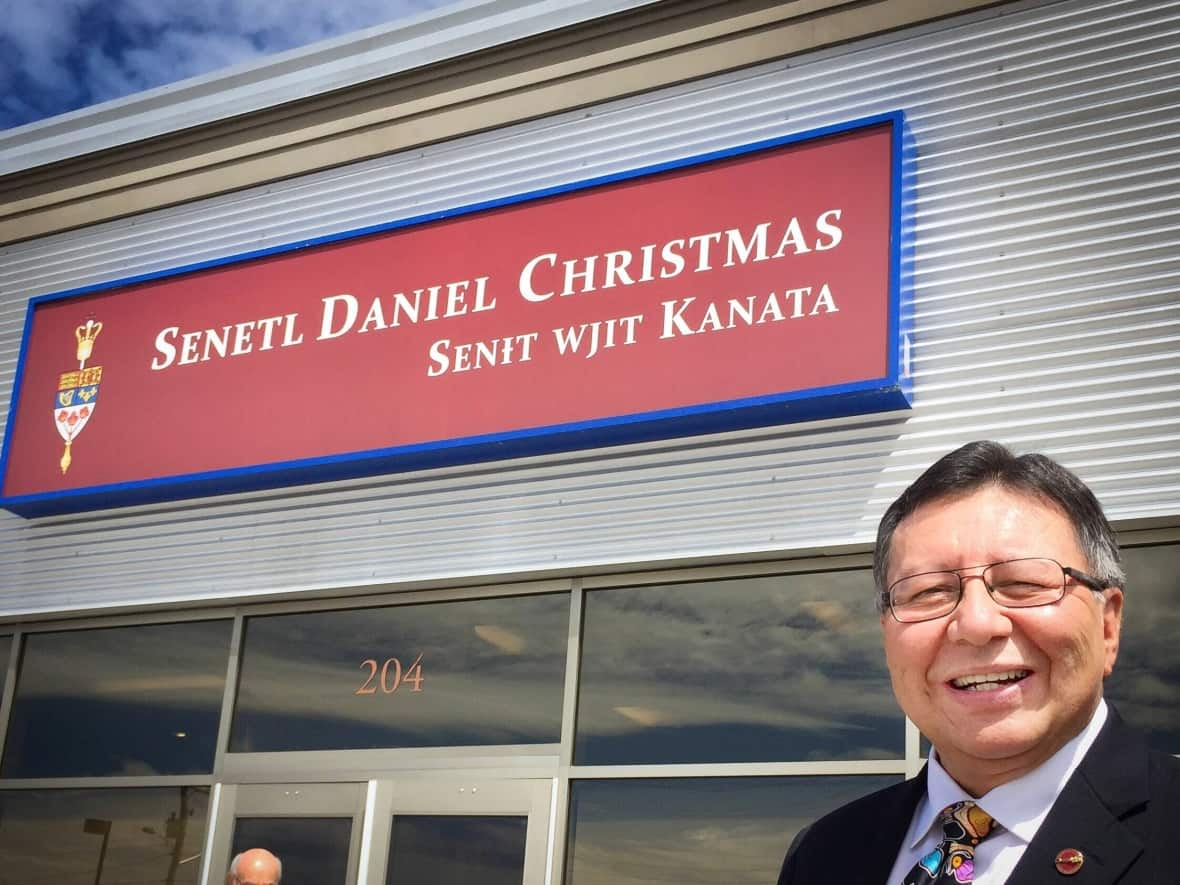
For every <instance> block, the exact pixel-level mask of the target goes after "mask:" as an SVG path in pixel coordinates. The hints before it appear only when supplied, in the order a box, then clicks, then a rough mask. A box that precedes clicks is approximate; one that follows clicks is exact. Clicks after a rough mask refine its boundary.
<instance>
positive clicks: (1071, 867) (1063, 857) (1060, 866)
mask: <svg viewBox="0 0 1180 885" xmlns="http://www.w3.org/2000/svg"><path fill="white" fill-rule="evenodd" d="M1085 859H1086V858H1085V857H1084V856H1083V855H1082V853H1081V852H1080V851H1078V850H1077V849H1076V848H1063V849H1062V850H1061V851H1058V852H1057V856H1056V857H1055V858H1053V866H1055V867H1057V872H1059V873H1061V875H1063V876H1072V875H1074V874H1075V873H1076V872H1077V871H1078V870H1080V869H1081V868H1082V861H1084V860H1085Z"/></svg>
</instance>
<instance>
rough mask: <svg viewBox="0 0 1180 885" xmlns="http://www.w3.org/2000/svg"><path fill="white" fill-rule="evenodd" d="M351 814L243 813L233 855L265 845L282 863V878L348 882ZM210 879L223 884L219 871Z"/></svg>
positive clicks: (313, 883) (307, 883)
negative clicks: (293, 814) (244, 814)
mask: <svg viewBox="0 0 1180 885" xmlns="http://www.w3.org/2000/svg"><path fill="white" fill-rule="evenodd" d="M351 841H352V818H350V817H244V818H238V820H237V821H236V823H235V825H234V838H233V846H232V847H231V848H230V857H231V858H233V857H236V856H237V855H239V854H241V853H242V852H243V851H246V850H248V849H250V848H265V849H266V850H267V851H269V852H271V853H272V854H273V855H274V856H275V857H277V858H278V859H279V861H280V862H281V863H282V864H283V879H284V880H285V881H287V882H293V883H296V885H300V883H303V885H346V883H347V882H348V851H349V847H350V844H351ZM210 881H211V882H213V883H216V885H220V882H221V879H220V878H218V876H217V875H216V874H214V875H213V876H211V877H210Z"/></svg>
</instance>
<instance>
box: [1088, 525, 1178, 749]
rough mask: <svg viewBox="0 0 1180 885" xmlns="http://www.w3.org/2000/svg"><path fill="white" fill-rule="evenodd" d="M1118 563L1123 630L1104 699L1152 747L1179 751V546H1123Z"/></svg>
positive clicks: (1107, 681)
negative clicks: (1123, 587) (1123, 573)
mask: <svg viewBox="0 0 1180 885" xmlns="http://www.w3.org/2000/svg"><path fill="white" fill-rule="evenodd" d="M1123 566H1124V567H1125V568H1126V570H1127V593H1126V597H1125V601H1124V603H1123V631H1122V637H1121V641H1120V643H1119V657H1118V661H1117V662H1116V663H1115V667H1114V673H1112V674H1111V676H1110V678H1109V679H1107V680H1106V699H1107V700H1108V701H1109V702H1110V704H1111V705H1112V706H1113V707H1115V708H1116V709H1117V710H1118V711H1119V712H1120V713H1121V714H1122V715H1123V717H1124V718H1125V719H1126V720H1127V721H1128V722H1131V723H1132V724H1134V725H1136V726H1137V727H1139V728H1141V729H1143V730H1144V731H1145V732H1147V735H1148V737H1149V739H1150V740H1151V743H1152V746H1154V747H1156V749H1159V750H1162V751H1163V752H1165V753H1180V647H1178V646H1177V644H1176V637H1177V636H1180V545H1175V544H1172V545H1160V546H1156V547H1130V548H1126V549H1124V550H1123Z"/></svg>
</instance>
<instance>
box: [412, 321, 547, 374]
mask: <svg viewBox="0 0 1180 885" xmlns="http://www.w3.org/2000/svg"><path fill="white" fill-rule="evenodd" d="M539 335H540V333H538V332H527V333H525V334H523V335H509V336H507V337H504V338H493V339H492V340H490V341H471V342H468V343H465V344H455V343H453V342H452V341H451V339H450V338H443V339H441V340H439V341H435V342H434V343H433V344H432V345H430V363H431V365H430V366H429V367H428V368H427V369H426V375H427V377H428V378H437V377H438V376H439V375H445V374H447V373H448V372H451V373H458V372H473V371H477V370H479V369H487V368H491V367H493V366H506V365H509V364H510V363H513V362H517V363H527V362H529V361H530V360H531V359H532V358H533V344H534V343H535V342H536V340H537V338H538V337H539Z"/></svg>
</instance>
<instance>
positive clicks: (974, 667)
mask: <svg viewBox="0 0 1180 885" xmlns="http://www.w3.org/2000/svg"><path fill="white" fill-rule="evenodd" d="M1020 557H1049V558H1051V559H1055V560H1057V561H1058V562H1060V563H1061V564H1062V565H1064V566H1072V567H1073V568H1077V569H1080V570H1082V571H1087V570H1088V568H1089V566H1088V563H1087V562H1086V560H1085V558H1084V557H1083V555H1082V551H1081V549H1080V548H1079V547H1078V542H1077V538H1076V537H1075V534H1074V530H1073V527H1072V525H1071V524H1070V522H1069V520H1068V519H1067V518H1066V517H1065V516H1064V514H1062V513H1061V512H1060V511H1059V510H1058V509H1057V508H1055V507H1053V506H1051V505H1048V504H1046V503H1044V502H1041V501H1039V500H1038V499H1036V498H1034V497H1030V496H1027V495H1023V494H1019V493H1014V492H1011V491H1007V490H1005V489H1002V488H999V487H996V486H989V487H985V488H983V489H981V490H979V491H976V492H973V493H969V494H966V495H962V496H957V497H951V498H947V499H943V500H936V501H933V502H930V503H928V504H926V505H925V506H923V507H920V508H918V509H917V510H916V511H914V512H913V513H912V514H910V516H909V517H908V518H907V519H905V520H903V521H902V522H901V524H900V525H899V526H898V527H897V530H896V531H895V532H894V535H893V542H892V549H891V553H890V559H889V563H888V581H889V583H892V582H893V581H896V580H897V579H898V578H901V577H905V576H907V575H913V574H918V573H920V572H928V571H939V570H954V569H965V570H966V571H964V572H963V575H964V576H967V575H978V574H979V573H980V571H982V568H981V567H982V566H985V565H988V564H990V563H993V562H1001V561H1003V560H1007V559H1018V558H1020ZM1121 614H1122V593H1121V591H1119V590H1117V589H1108V590H1107V591H1106V602H1105V603H1100V602H1098V601H1097V600H1096V599H1095V597H1094V594H1093V593H1092V592H1091V591H1090V590H1089V589H1088V588H1086V587H1084V586H1082V585H1081V584H1078V583H1076V582H1074V581H1072V580H1070V581H1068V582H1067V584H1066V593H1065V597H1064V598H1063V599H1062V600H1061V601H1060V602H1059V603H1057V604H1055V605H1046V606H1040V607H1037V608H1025V609H1008V608H1003V607H1001V606H999V605H997V604H996V603H995V602H993V601H992V599H991V597H990V596H989V595H988V593H987V589H986V588H985V587H984V585H983V581H982V580H979V579H978V578H970V579H967V580H965V581H964V588H963V598H962V599H961V600H960V602H959V606H958V608H956V609H955V610H954V611H953V612H952V613H951V614H949V615H946V616H944V617H941V618H936V619H934V620H932V621H924V622H921V623H918V624H900V623H898V622H897V621H896V620H895V619H894V618H893V616H892V615H891V614H889V613H888V612H886V613H885V615H884V616H883V618H882V620H881V623H882V626H883V628H884V633H885V656H886V659H887V661H888V663H889V673H890V677H891V678H892V680H893V691H894V693H895V694H896V695H897V700H898V702H899V703H900V704H901V707H902V709H903V710H905V712H906V714H907V715H908V716H909V717H910V718H911V719H913V720H914V722H915V723H916V724H917V726H918V727H919V728H920V729H921V730H922V732H923V733H924V734H925V735H926V736H927V737H928V738H930V740H931V742H932V743H933V744H934V746H935V748H936V749H937V751H938V756H939V761H940V762H942V764H943V766H944V767H945V768H946V769H947V771H948V772H949V773H950V774H951V775H952V777H954V778H955V779H956V780H958V781H959V783H960V784H961V785H962V786H963V787H964V788H965V789H967V790H968V791H970V792H973V793H974V794H975V795H977V796H979V795H982V794H983V793H984V792H986V791H987V790H989V789H991V788H992V787H994V786H997V785H998V784H1000V783H1004V782H1006V781H1008V780H1012V779H1013V778H1015V777H1019V776H1020V775H1022V774H1024V773H1026V772H1028V771H1031V770H1032V769H1034V768H1036V767H1037V766H1038V765H1040V764H1041V763H1042V762H1044V761H1045V760H1046V759H1048V758H1049V757H1050V756H1051V755H1053V753H1055V752H1056V751H1057V750H1058V749H1060V748H1061V747H1062V746H1063V745H1064V744H1065V743H1066V742H1067V741H1068V740H1069V739H1070V738H1072V737H1073V736H1074V735H1076V734H1077V733H1078V732H1080V731H1081V730H1082V729H1083V728H1084V727H1085V725H1086V723H1087V722H1088V721H1089V718H1090V716H1091V714H1092V713H1093V710H1094V708H1095V706H1096V705H1097V703H1098V700H1099V698H1100V697H1101V695H1102V680H1103V677H1104V676H1106V675H1108V674H1109V673H1110V672H1111V669H1112V668H1113V667H1114V662H1115V657H1116V656H1117V654H1118V644H1119V624H1120V616H1121ZM980 675H985V676H986V675H996V676H997V679H996V681H994V682H992V681H989V682H988V683H987V684H985V685H984V686H983V690H978V688H976V689H970V688H967V687H966V683H964V682H963V681H962V680H963V678H964V677H971V676H980Z"/></svg>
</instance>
